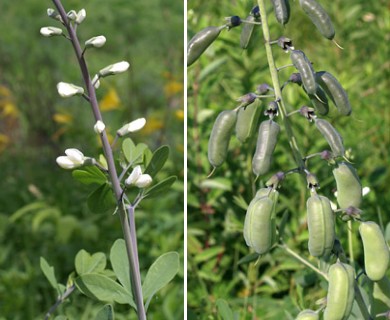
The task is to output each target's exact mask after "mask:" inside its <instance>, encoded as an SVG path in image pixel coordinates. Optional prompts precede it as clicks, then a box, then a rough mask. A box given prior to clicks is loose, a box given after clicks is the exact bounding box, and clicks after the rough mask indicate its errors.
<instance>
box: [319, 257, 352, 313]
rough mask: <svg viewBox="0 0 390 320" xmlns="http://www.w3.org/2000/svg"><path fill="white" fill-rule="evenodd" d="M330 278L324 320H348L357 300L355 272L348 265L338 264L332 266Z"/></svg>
mask: <svg viewBox="0 0 390 320" xmlns="http://www.w3.org/2000/svg"><path fill="white" fill-rule="evenodd" d="M328 277H329V287H328V294H327V298H326V301H327V302H326V308H325V312H324V320H347V319H348V317H349V315H350V314H351V310H352V305H353V300H354V298H355V291H354V282H355V271H354V269H353V268H352V267H351V266H350V265H348V264H344V263H341V262H336V263H335V264H332V265H331V266H330V268H329V273H328Z"/></svg>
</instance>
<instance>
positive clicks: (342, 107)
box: [316, 71, 352, 116]
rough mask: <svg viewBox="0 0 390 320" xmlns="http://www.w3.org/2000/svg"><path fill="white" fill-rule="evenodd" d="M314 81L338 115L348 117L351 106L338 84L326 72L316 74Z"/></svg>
mask: <svg viewBox="0 0 390 320" xmlns="http://www.w3.org/2000/svg"><path fill="white" fill-rule="evenodd" d="M316 81H317V82H318V84H319V85H320V86H321V87H322V88H323V89H324V91H325V92H326V94H327V95H328V96H329V98H330V99H331V100H332V101H333V103H334V105H335V106H336V108H337V110H338V111H339V113H341V114H342V115H344V116H349V115H350V114H351V112H352V108H351V104H350V103H349V99H348V95H347V93H346V92H345V90H344V88H343V87H342V85H341V84H340V82H339V81H338V80H337V79H336V78H335V77H334V76H333V75H332V74H330V73H329V72H327V71H320V72H317V73H316Z"/></svg>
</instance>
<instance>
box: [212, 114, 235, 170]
mask: <svg viewBox="0 0 390 320" xmlns="http://www.w3.org/2000/svg"><path fill="white" fill-rule="evenodd" d="M236 121H237V112H236V111H235V110H225V111H222V112H221V113H220V114H219V115H218V117H217V119H216V120H215V123H214V126H213V129H212V130H211V135H210V139H209V145H208V158H209V162H210V163H211V165H212V166H213V167H214V168H216V167H219V166H220V165H221V164H222V163H223V162H224V161H225V159H226V156H227V151H228V148H229V142H230V137H231V135H232V133H233V130H234V126H235V125H236Z"/></svg>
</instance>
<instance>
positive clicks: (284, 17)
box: [271, 0, 290, 25]
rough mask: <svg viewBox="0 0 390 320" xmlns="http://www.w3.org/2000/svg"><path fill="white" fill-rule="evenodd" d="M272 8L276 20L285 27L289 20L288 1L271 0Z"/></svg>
mask: <svg viewBox="0 0 390 320" xmlns="http://www.w3.org/2000/svg"><path fill="white" fill-rule="evenodd" d="M271 1H272V5H273V6H274V13H275V17H276V20H278V22H279V23H280V24H282V25H285V24H286V23H287V22H288V20H289V19H290V3H289V2H288V0H271Z"/></svg>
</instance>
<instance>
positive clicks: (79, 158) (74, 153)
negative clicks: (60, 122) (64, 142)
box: [56, 148, 86, 169]
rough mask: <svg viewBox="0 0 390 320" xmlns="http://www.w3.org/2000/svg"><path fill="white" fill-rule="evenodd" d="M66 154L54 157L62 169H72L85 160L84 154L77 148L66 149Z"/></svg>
mask: <svg viewBox="0 0 390 320" xmlns="http://www.w3.org/2000/svg"><path fill="white" fill-rule="evenodd" d="M65 154H66V156H61V157H58V158H57V159H56V162H57V164H58V165H59V166H60V167H61V168H63V169H74V168H78V167H81V166H82V165H83V164H84V162H85V159H86V158H85V157H84V154H83V153H82V152H81V151H80V150H78V149H74V148H71V149H66V150H65Z"/></svg>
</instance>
